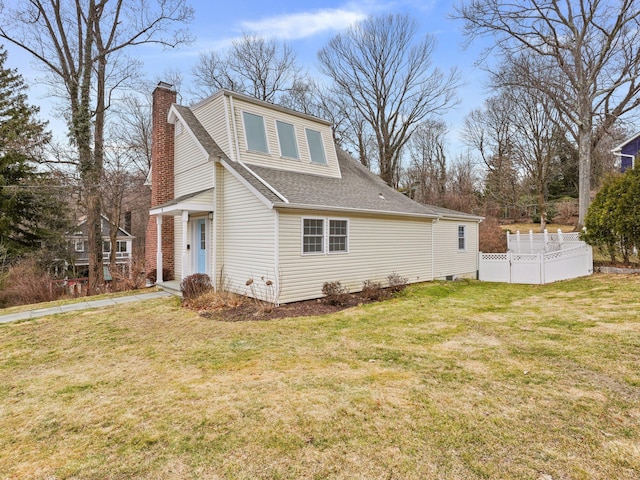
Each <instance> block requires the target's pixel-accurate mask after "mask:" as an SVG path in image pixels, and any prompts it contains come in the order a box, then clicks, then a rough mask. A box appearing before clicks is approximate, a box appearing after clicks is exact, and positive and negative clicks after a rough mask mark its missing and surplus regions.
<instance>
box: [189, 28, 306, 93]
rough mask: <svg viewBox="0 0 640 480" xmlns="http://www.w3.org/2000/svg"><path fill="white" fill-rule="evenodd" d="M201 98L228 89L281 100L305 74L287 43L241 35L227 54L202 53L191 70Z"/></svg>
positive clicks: (196, 91)
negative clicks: (302, 72)
mask: <svg viewBox="0 0 640 480" xmlns="http://www.w3.org/2000/svg"><path fill="white" fill-rule="evenodd" d="M192 73H193V75H194V77H195V81H194V83H195V86H196V90H195V91H194V92H193V93H194V95H195V96H197V97H199V98H206V97H208V96H209V95H211V94H213V93H215V92H216V91H217V90H219V89H222V88H225V89H228V90H232V91H234V92H238V93H244V94H246V95H250V96H252V97H255V98H258V99H260V100H265V101H267V102H273V103H279V102H280V98H281V96H282V95H283V94H285V93H287V92H289V91H290V90H291V89H293V88H294V87H295V85H296V84H297V82H298V81H299V80H300V78H301V76H302V74H301V70H300V68H299V67H298V66H297V65H296V56H295V54H294V52H293V50H291V48H290V47H289V46H288V45H287V44H286V43H278V42H277V41H276V40H273V39H266V38H264V37H261V36H257V35H249V34H247V33H245V34H243V35H242V38H240V39H238V40H234V41H233V43H232V44H231V48H230V49H229V51H227V52H226V53H224V54H221V53H219V52H216V51H211V52H206V53H203V54H201V55H200V60H199V62H198V63H197V64H196V65H195V67H194V68H193V71H192Z"/></svg>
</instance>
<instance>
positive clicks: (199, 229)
mask: <svg viewBox="0 0 640 480" xmlns="http://www.w3.org/2000/svg"><path fill="white" fill-rule="evenodd" d="M195 240H196V241H195V244H196V262H195V263H196V271H195V272H194V273H207V222H206V220H205V219H204V218H201V219H198V220H196V238H195Z"/></svg>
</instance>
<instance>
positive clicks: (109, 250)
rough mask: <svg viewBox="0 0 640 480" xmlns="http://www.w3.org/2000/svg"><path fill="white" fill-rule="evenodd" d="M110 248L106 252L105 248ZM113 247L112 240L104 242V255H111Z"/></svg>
mask: <svg viewBox="0 0 640 480" xmlns="http://www.w3.org/2000/svg"><path fill="white" fill-rule="evenodd" d="M107 245H108V246H109V249H108V250H105V248H104V247H106V246H107ZM112 248H113V246H112V245H111V240H102V253H111V249H112Z"/></svg>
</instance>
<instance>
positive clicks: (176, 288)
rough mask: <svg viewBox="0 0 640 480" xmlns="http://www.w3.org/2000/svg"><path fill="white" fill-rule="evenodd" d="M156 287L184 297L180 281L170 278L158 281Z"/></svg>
mask: <svg viewBox="0 0 640 480" xmlns="http://www.w3.org/2000/svg"><path fill="white" fill-rule="evenodd" d="M156 287H158V288H159V289H161V290H164V291H165V292H167V293H171V294H172V295H176V296H178V297H182V291H181V290H180V282H179V281H177V280H168V281H166V282H162V283H156Z"/></svg>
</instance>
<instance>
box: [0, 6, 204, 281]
mask: <svg viewBox="0 0 640 480" xmlns="http://www.w3.org/2000/svg"><path fill="white" fill-rule="evenodd" d="M185 1H186V0H159V1H158V2H157V3H156V4H155V5H153V4H151V3H150V2H148V1H147V0H127V1H125V0H76V1H75V2H71V1H62V2H61V1H56V2H47V1H44V0H30V1H28V2H16V4H15V6H11V7H7V6H5V5H2V11H1V12H0V13H1V14H2V15H1V17H0V18H2V20H0V38H4V39H5V40H8V41H9V42H11V43H13V44H15V45H17V46H19V47H21V48H23V49H24V50H26V51H27V52H29V53H30V54H31V55H32V56H33V57H34V58H35V59H36V60H37V61H38V62H39V63H40V65H41V66H42V67H43V69H44V70H45V71H46V72H48V74H49V75H50V81H51V85H52V86H53V87H54V88H56V87H58V89H61V95H62V96H63V98H64V99H65V101H66V102H67V105H68V116H67V120H68V124H69V138H70V140H71V143H72V144H73V146H74V147H75V149H76V150H77V158H78V171H79V174H80V179H81V181H82V187H83V189H84V196H85V199H86V211H87V224H88V231H89V233H88V237H89V238H88V241H89V248H88V253H89V291H91V292H94V291H96V289H97V288H98V286H99V285H100V284H101V283H102V280H103V271H102V236H101V228H100V225H101V218H100V215H101V213H102V211H101V210H102V205H101V197H100V193H101V192H100V185H101V183H102V176H103V172H104V148H105V147H104V132H105V123H106V112H107V109H108V108H109V107H110V104H111V99H112V94H113V92H114V90H115V89H116V88H118V87H119V86H120V85H121V84H122V83H123V82H125V81H126V80H127V79H129V78H131V76H132V75H133V74H134V72H135V71H136V68H137V67H138V62H136V61H134V60H132V59H129V58H127V57H126V56H125V55H124V52H125V51H126V49H128V48H130V47H134V46H136V45H141V44H149V43H157V44H162V45H164V46H176V45H178V44H180V43H182V42H185V41H189V40H190V37H189V36H188V34H186V32H184V31H182V30H172V26H174V25H176V24H181V23H183V22H186V21H189V20H190V19H191V18H192V16H193V10H192V9H191V8H190V7H188V6H187V5H186V4H185Z"/></svg>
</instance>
